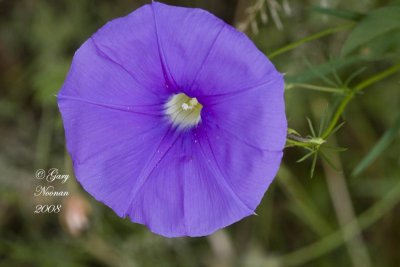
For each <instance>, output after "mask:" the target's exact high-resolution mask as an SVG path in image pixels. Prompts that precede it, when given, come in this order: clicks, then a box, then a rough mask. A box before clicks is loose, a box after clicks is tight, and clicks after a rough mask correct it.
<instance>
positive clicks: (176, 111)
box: [165, 93, 203, 128]
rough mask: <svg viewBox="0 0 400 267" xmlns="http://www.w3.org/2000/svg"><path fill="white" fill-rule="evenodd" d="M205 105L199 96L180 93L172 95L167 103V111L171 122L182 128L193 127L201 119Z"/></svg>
mask: <svg viewBox="0 0 400 267" xmlns="http://www.w3.org/2000/svg"><path fill="white" fill-rule="evenodd" d="M202 108H203V105H201V104H200V103H199V101H198V100H197V98H195V97H193V98H190V97H188V96H187V95H185V94H183V93H180V94H176V95H174V96H172V97H171V98H170V100H169V101H168V102H167V103H166V104H165V113H166V115H167V116H168V117H169V118H170V120H171V122H172V123H173V124H174V125H176V126H178V127H181V128H188V127H193V126H196V125H197V124H199V122H200V121H201V109H202Z"/></svg>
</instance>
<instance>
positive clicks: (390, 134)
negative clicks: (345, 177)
mask: <svg viewBox="0 0 400 267" xmlns="http://www.w3.org/2000/svg"><path fill="white" fill-rule="evenodd" d="M399 130H400V115H399V116H398V117H397V119H396V121H395V123H394V125H393V126H392V128H390V129H389V130H388V131H387V132H386V133H385V134H384V135H383V136H382V137H381V139H379V141H378V143H376V145H375V146H374V147H373V148H372V149H371V150H370V151H369V153H368V154H367V155H366V156H365V157H364V158H363V159H362V160H361V162H360V163H358V165H357V166H356V167H355V168H354V171H353V173H352V175H353V176H357V175H359V174H361V173H362V172H363V171H364V170H365V169H366V168H368V167H369V165H371V163H372V162H374V161H375V159H376V158H377V157H379V155H380V154H381V153H382V152H383V151H385V149H386V148H387V147H388V146H389V145H390V143H391V142H392V141H393V140H394V138H395V137H396V134H397V132H398V131H399Z"/></svg>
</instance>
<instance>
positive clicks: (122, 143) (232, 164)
mask: <svg viewBox="0 0 400 267" xmlns="http://www.w3.org/2000/svg"><path fill="white" fill-rule="evenodd" d="M58 104H59V108H60V110H61V114H62V117H63V120H64V126H65V132H66V140H67V148H68V151H69V153H70V154H71V156H72V160H73V165H74V170H75V174H76V177H77V178H78V180H79V182H80V183H81V184H82V186H83V187H84V188H85V190H86V191H87V192H89V193H90V194H91V195H92V196H94V197H95V198H96V199H97V200H99V201H101V202H103V203H104V204H106V205H107V206H109V207H110V208H112V209H113V210H114V211H115V212H116V213H117V214H118V215H119V216H121V217H126V216H128V217H129V218H130V219H131V220H132V221H133V222H137V223H141V224H145V225H146V226H147V227H148V228H150V230H151V231H153V232H155V233H158V234H160V235H164V236H168V237H176V236H204V235H208V234H210V233H212V232H214V231H216V230H217V229H219V228H222V227H224V226H227V225H230V224H232V223H234V222H236V221H238V220H240V219H241V218H243V217H245V216H248V215H252V214H254V210H255V209H256V207H257V205H258V204H259V203H260V201H261V199H262V197H263V195H264V193H265V191H266V189H267V188H268V186H269V184H270V183H271V182H272V180H273V178H274V176H275V175H276V172H277V170H278V168H279V165H280V161H281V158H282V149H283V147H284V144H285V139H286V126H287V124H286V118H285V112H284V99H283V78H282V74H280V73H279V72H278V71H276V69H275V68H274V66H273V65H272V64H271V62H270V61H269V60H268V59H267V58H266V57H265V56H264V55H263V54H262V53H261V52H260V51H259V50H258V49H257V48H256V47H255V46H254V45H253V43H252V42H251V41H250V40H249V39H248V38H247V37H246V36H245V35H244V34H242V33H240V32H238V31H236V30H235V29H234V28H232V27H231V26H229V25H227V24H225V23H224V22H223V21H221V20H220V19H218V18H216V17H214V16H213V15H211V14H209V13H208V12H205V11H203V10H200V9H189V8H181V7H172V6H167V5H164V4H160V3H153V4H151V5H145V6H143V7H141V8H139V9H138V10H136V11H135V12H133V13H131V14H129V15H128V16H126V17H123V18H118V19H115V20H113V21H111V22H109V23H107V24H106V25H105V26H103V27H102V28H101V29H100V30H98V31H97V32H96V33H95V34H94V35H93V36H92V37H91V38H90V39H89V40H87V41H86V42H85V43H84V44H83V45H82V46H81V47H80V48H79V50H78V51H77V52H76V54H75V56H74V59H73V62H72V66H71V69H70V71H69V74H68V76H67V78H66V81H65V83H64V85H63V87H62V89H61V91H60V93H59V95H58Z"/></svg>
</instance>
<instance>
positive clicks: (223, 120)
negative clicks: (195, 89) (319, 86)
mask: <svg viewBox="0 0 400 267" xmlns="http://www.w3.org/2000/svg"><path fill="white" fill-rule="evenodd" d="M283 87H284V84H283V79H282V76H277V78H275V79H274V80H271V81H270V82H269V83H266V84H264V85H262V86H258V87H254V88H252V89H251V90H245V91H242V92H238V93H231V94H228V95H223V96H218V97H216V96H213V97H206V98H203V99H202V100H203V101H204V102H205V104H204V109H203V112H202V122H203V124H204V125H206V126H207V127H208V128H209V131H210V137H211V138H212V139H216V138H217V137H218V136H220V137H221V138H223V137H225V136H230V137H232V138H233V137H234V138H236V139H237V140H239V141H241V142H242V143H247V144H249V145H250V146H253V147H255V148H258V149H261V150H269V151H282V149H283V147H284V145H285V142H286V131H287V121H286V115H285V103H284V97H283V91H284V90H283Z"/></svg>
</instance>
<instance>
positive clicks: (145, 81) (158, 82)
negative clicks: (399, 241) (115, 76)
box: [92, 5, 169, 95]
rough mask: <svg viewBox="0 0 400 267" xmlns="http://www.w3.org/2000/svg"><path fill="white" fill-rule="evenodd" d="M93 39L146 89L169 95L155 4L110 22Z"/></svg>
mask: <svg viewBox="0 0 400 267" xmlns="http://www.w3.org/2000/svg"><path fill="white" fill-rule="evenodd" d="M92 39H93V40H94V42H95V43H96V45H97V47H98V50H99V51H101V52H102V54H103V55H104V57H106V58H107V59H108V60H109V61H111V62H114V63H115V64H118V65H120V66H121V67H122V68H124V69H125V70H126V71H127V72H128V73H129V74H130V75H131V76H132V77H133V78H134V79H135V80H136V82H137V83H138V84H140V85H141V87H142V88H144V89H146V90H148V91H151V92H153V93H154V94H157V95H158V94H163V93H168V92H169V89H168V84H166V83H165V82H166V81H165V73H164V71H163V62H162V61H161V57H160V54H159V52H158V39H157V34H156V28H155V23H154V15H153V10H152V8H151V5H144V6H143V7H141V8H139V9H137V10H135V11H134V12H132V13H131V14H129V15H127V16H125V17H121V18H117V19H114V20H112V21H110V22H108V23H107V24H106V25H104V26H103V27H102V28H101V29H99V30H98V31H97V32H96V33H95V34H94V35H93V36H92Z"/></svg>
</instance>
